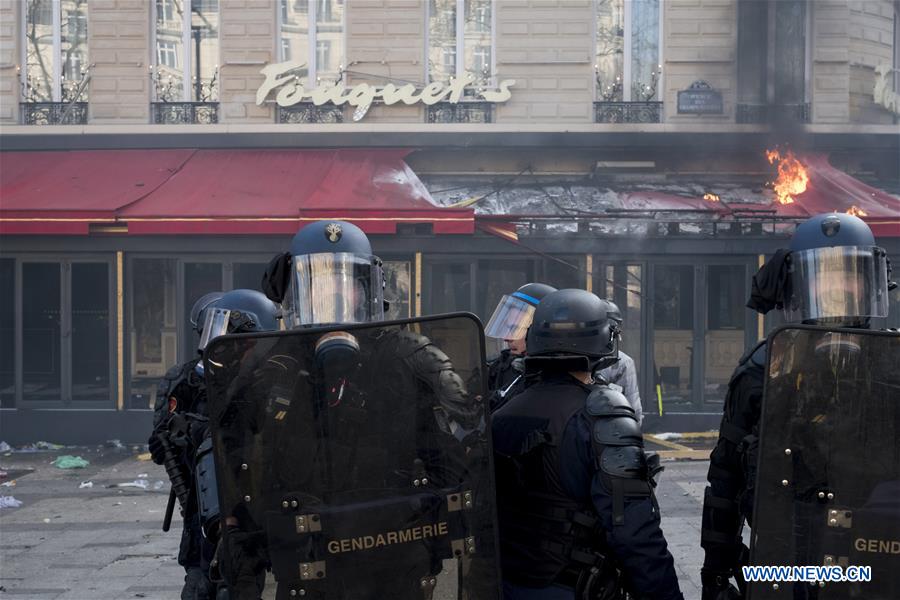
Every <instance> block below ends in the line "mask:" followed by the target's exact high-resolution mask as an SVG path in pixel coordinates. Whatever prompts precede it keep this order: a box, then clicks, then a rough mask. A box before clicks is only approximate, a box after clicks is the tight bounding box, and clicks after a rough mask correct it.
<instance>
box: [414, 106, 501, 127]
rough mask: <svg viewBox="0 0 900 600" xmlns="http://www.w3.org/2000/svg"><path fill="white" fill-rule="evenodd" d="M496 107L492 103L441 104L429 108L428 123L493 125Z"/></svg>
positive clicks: (426, 117)
mask: <svg viewBox="0 0 900 600" xmlns="http://www.w3.org/2000/svg"><path fill="white" fill-rule="evenodd" d="M493 108H494V105H493V104H491V103H490V102H456V103H454V102H439V103H437V104H432V105H431V106H429V107H427V110H426V114H425V119H426V122H428V123H492V122H493V120H494V111H493Z"/></svg>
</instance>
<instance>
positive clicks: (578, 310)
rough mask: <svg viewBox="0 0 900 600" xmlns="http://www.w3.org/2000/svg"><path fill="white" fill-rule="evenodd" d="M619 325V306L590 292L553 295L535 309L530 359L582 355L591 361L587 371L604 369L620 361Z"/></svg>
mask: <svg viewBox="0 0 900 600" xmlns="http://www.w3.org/2000/svg"><path fill="white" fill-rule="evenodd" d="M620 323H621V314H620V312H619V309H618V307H617V306H616V305H615V304H613V303H611V302H609V301H607V300H602V299H600V298H598V297H597V296H596V295H594V294H592V293H591V292H588V291H585V290H577V289H565V290H559V291H556V292H552V293H550V294H547V295H546V296H545V297H544V298H543V299H542V300H541V302H540V304H538V306H537V308H535V311H534V320H533V322H532V324H531V327H530V328H529V329H528V335H527V337H526V348H527V352H528V356H529V358H531V357H553V356H580V357H585V358H587V359H588V360H587V362H586V366H588V368H587V369H584V370H590V371H593V370H595V369H597V368H604V367H605V366H607V365H609V364H612V363H613V362H615V361H616V360H618V357H619V343H618V340H619V332H620ZM527 360H528V359H526V361H527Z"/></svg>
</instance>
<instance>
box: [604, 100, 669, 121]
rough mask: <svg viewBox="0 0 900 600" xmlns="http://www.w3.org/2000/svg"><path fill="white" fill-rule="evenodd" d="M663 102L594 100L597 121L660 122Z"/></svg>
mask: <svg viewBox="0 0 900 600" xmlns="http://www.w3.org/2000/svg"><path fill="white" fill-rule="evenodd" d="M662 107H663V103H662V102H594V122H595V123H660V122H661V121H662Z"/></svg>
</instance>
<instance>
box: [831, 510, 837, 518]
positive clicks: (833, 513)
mask: <svg viewBox="0 0 900 600" xmlns="http://www.w3.org/2000/svg"><path fill="white" fill-rule="evenodd" d="M829 514H830V515H831V516H832V517H836V516H837V511H836V510H831V511H829Z"/></svg>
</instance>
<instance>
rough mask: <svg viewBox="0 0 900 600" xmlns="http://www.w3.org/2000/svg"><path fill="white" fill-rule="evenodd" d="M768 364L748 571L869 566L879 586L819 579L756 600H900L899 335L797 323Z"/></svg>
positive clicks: (776, 344) (764, 592)
mask: <svg viewBox="0 0 900 600" xmlns="http://www.w3.org/2000/svg"><path fill="white" fill-rule="evenodd" d="M768 357H769V358H768V360H769V362H768V370H767V376H766V383H765V394H764V401H763V408H762V423H761V430H760V440H759V463H758V464H759V467H758V477H757V483H756V502H755V505H754V507H755V508H754V518H753V524H752V525H753V528H752V538H751V557H750V560H751V563H752V564H753V565H780V566H792V567H793V566H798V567H799V566H807V565H809V566H825V567H842V568H843V569H844V570H845V573H844V574H845V575H849V576H851V577H856V575H854V574H852V573H850V572H846V569H847V567H857V566H866V567H871V581H870V582H859V581H844V582H835V581H826V579H831V578H832V577H834V576H835V575H836V574H837V573H838V569H829V570H828V571H821V570H820V571H814V572H812V573H813V574H814V580H813V581H802V582H801V581H796V580H795V581H780V582H776V581H765V582H758V583H751V584H750V586H749V587H750V594H749V596H750V598H752V599H753V600H756V599H759V598H790V599H792V600H793V599H797V598H818V599H823V600H824V599H832V598H835V599H836V598H865V599H866V600H888V599H892V600H896V599H897V598H900V334H897V333H891V332H883V331H866V330H859V329H838V330H828V329H824V328H819V327H806V326H791V327H786V328H782V329H779V330H777V331H775V332H774V333H773V334H772V335H771V336H770V337H769V341H768ZM826 573H827V574H826ZM809 574H810V573H806V574H801V573H799V572H797V571H794V572H793V573H792V574H791V575H790V577H793V578H795V579H798V578H802V577H804V576H805V575H809ZM859 575H860V576H861V577H865V574H864V573H861V574H859ZM820 576H821V579H818V581H816V580H815V579H816V578H819V577H820Z"/></svg>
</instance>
